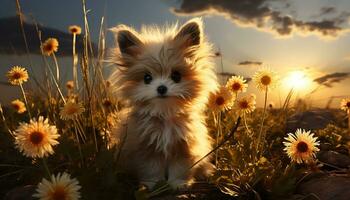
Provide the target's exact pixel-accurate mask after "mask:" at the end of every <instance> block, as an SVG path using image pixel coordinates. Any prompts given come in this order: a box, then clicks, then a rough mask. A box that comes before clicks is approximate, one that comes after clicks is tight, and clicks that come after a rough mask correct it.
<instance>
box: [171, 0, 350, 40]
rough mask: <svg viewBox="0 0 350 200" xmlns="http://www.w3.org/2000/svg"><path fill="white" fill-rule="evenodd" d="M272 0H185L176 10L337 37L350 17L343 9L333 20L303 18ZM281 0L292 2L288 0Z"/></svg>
mask: <svg viewBox="0 0 350 200" xmlns="http://www.w3.org/2000/svg"><path fill="white" fill-rule="evenodd" d="M272 2H273V0H182V2H181V5H180V7H179V8H174V9H173V11H174V12H175V13H176V14H178V15H201V14H208V15H210V14H215V15H224V16H226V17H228V18H229V19H231V20H232V22H233V23H235V24H238V25H243V26H253V27H256V28H258V29H264V30H268V31H270V32H274V33H277V34H278V35H281V36H284V35H285V36H286V35H291V34H292V33H293V32H294V31H297V32H301V33H304V34H309V33H317V34H320V35H322V36H333V37H335V36H338V35H339V34H340V33H341V32H342V31H345V28H344V24H346V20H347V18H348V17H349V16H350V13H348V12H342V13H340V14H339V15H338V16H335V17H333V18H331V19H322V20H319V21H316V20H315V21H303V20H298V19H296V18H294V17H292V16H290V15H287V14H283V13H282V11H279V10H274V9H272V7H271V3H272ZM281 2H282V3H284V4H286V5H289V3H288V2H287V1H281ZM281 2H280V3H281ZM273 3H276V1H274V2H273ZM332 12H336V11H335V9H334V8H324V9H323V13H324V14H326V13H328V14H329V13H332Z"/></svg>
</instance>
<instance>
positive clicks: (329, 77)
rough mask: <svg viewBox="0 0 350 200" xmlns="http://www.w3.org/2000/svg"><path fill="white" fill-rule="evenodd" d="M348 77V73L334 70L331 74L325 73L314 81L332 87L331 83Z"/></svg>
mask: <svg viewBox="0 0 350 200" xmlns="http://www.w3.org/2000/svg"><path fill="white" fill-rule="evenodd" d="M348 77H349V73H344V72H336V73H331V74H326V75H324V76H321V77H319V78H316V79H314V82H316V83H318V84H320V85H324V86H326V87H333V83H339V82H341V81H343V80H345V79H347V78H348Z"/></svg>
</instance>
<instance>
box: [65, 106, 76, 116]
mask: <svg viewBox="0 0 350 200" xmlns="http://www.w3.org/2000/svg"><path fill="white" fill-rule="evenodd" d="M76 112H78V108H77V107H76V106H69V107H68V108H67V109H66V113H67V115H73V114H75V113H76Z"/></svg>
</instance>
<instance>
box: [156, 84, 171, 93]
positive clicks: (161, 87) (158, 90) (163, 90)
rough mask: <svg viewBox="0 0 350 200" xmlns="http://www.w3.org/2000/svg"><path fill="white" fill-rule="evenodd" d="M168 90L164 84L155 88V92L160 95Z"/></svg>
mask: <svg viewBox="0 0 350 200" xmlns="http://www.w3.org/2000/svg"><path fill="white" fill-rule="evenodd" d="M167 91H168V88H167V87H165V86H164V85H161V86H159V87H158V88H157V92H158V94H160V95H164V94H165V93H166V92H167Z"/></svg>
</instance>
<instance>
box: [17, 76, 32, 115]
mask: <svg viewBox="0 0 350 200" xmlns="http://www.w3.org/2000/svg"><path fill="white" fill-rule="evenodd" d="M19 86H20V88H21V91H22V95H23V99H24V102H25V103H26V106H27V110H28V115H29V119H31V118H32V114H31V113H30V107H29V104H28V101H27V96H26V93H25V92H24V89H23V86H22V83H20V84H19Z"/></svg>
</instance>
